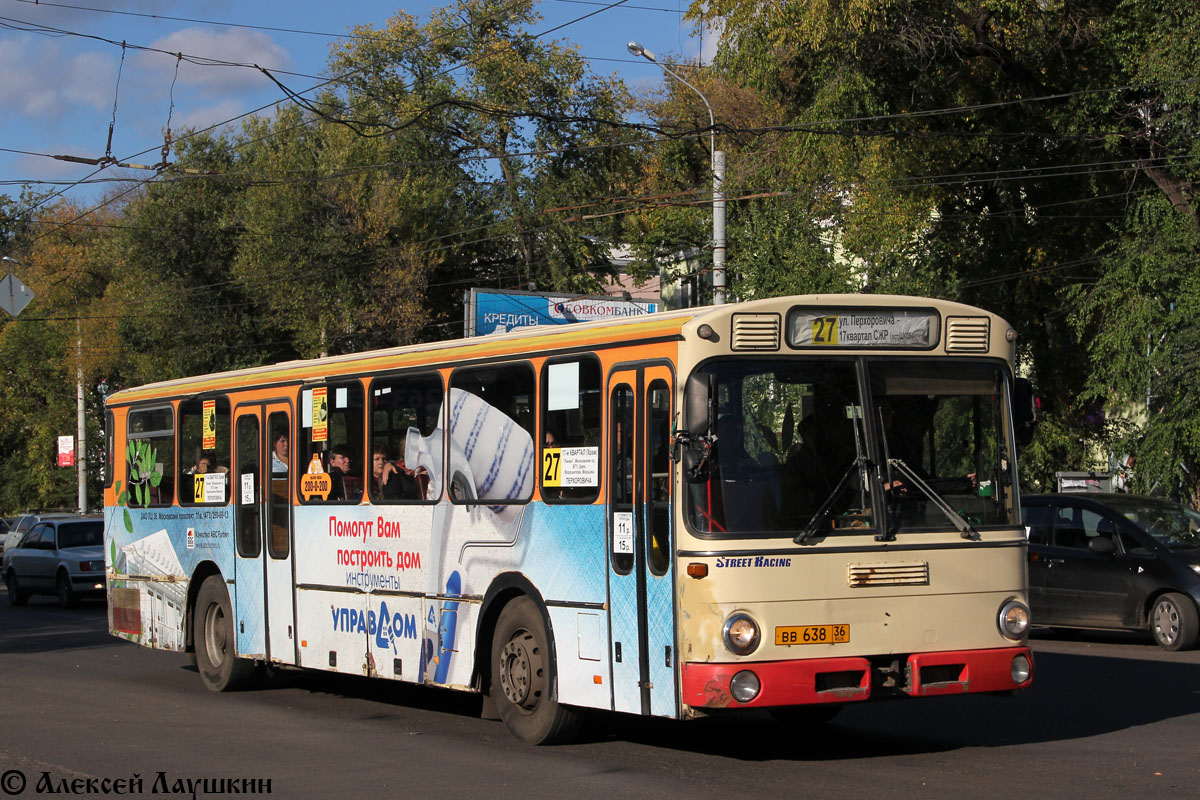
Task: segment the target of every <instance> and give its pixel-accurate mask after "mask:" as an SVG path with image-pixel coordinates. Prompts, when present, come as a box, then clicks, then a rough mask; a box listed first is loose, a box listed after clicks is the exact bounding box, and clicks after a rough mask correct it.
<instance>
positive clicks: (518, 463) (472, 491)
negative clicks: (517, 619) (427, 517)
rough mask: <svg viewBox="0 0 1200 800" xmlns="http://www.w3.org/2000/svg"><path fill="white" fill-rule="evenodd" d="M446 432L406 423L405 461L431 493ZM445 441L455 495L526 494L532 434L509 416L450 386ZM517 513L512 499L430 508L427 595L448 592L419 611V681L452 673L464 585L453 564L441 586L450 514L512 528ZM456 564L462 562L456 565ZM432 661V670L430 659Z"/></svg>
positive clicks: (436, 490) (437, 483)
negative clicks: (425, 431) (486, 517)
mask: <svg viewBox="0 0 1200 800" xmlns="http://www.w3.org/2000/svg"><path fill="white" fill-rule="evenodd" d="M438 419H439V420H441V419H443V416H442V414H440V413H439V414H438ZM444 439H445V433H444V431H443V430H442V428H441V427H440V423H439V427H438V428H435V429H434V430H433V431H432V432H431V433H430V434H429V436H422V435H421V432H420V431H419V430H417V429H416V428H409V429H408V436H407V439H406V440H405V452H404V461H405V464H407V465H408V466H409V468H410V469H415V468H416V467H424V468H425V470H426V471H427V472H428V473H429V475H430V476H431V484H430V491H431V496H434V497H437V496H440V494H441V475H442V464H441V460H442V453H443V452H444V451H443V446H442V443H443V441H444ZM449 445H450V446H449V448H448V450H449V457H450V470H449V475H450V486H449V490H450V496H451V498H453V499H454V500H458V501H460V502H461V501H464V500H465V501H471V500H474V499H476V498H478V497H485V498H488V499H492V500H496V499H504V500H508V499H513V498H523V497H528V496H529V493H530V492H531V491H532V490H533V469H534V458H533V456H534V447H533V437H532V436H530V434H529V432H528V431H527V430H525V429H524V428H522V427H521V426H520V425H518V424H517V423H516V421H515V420H513V418H512V417H510V416H508V415H507V414H505V413H504V412H503V411H501V410H499V409H498V408H495V407H494V406H492V405H490V404H489V403H488V402H487V401H485V400H484V399H483V398H481V397H479V396H477V395H474V394H471V393H470V392H466V391H463V390H462V389H451V390H450V442H449ZM435 476H436V477H435ZM521 512H522V509H521V507H519V506H510V505H500V506H480V505H466V506H462V505H459V506H455V505H452V504H450V503H441V504H439V505H438V506H437V508H435V509H434V513H433V526H432V532H431V539H430V543H429V544H430V547H429V555H430V561H429V567H428V571H427V572H426V586H425V591H426V596H427V597H436V596H438V595H442V596H444V597H445V598H447V599H445V600H443V601H442V604H441V607H440V610H439V613H437V614H435V613H434V610H433V606H430V609H429V612H428V613H427V614H426V616H425V634H424V638H423V641H422V645H421V670H420V678H419V680H420V681H422V682H424V681H425V680H426V675H427V674H428V672H427V671H428V670H434V671H433V675H432V678H431V680H432V681H433V682H436V683H445V682H446V680H447V678H448V677H449V673H450V659H451V656H452V654H453V652H454V640H455V633H456V628H457V624H458V601H457V600H453V599H450V598H454V597H457V596H459V595H461V594H462V593H463V591H464V587H463V585H462V583H463V576H462V574H461V573H460V572H459V571H458V569H452V570H451V571H450V574H449V575H447V576H446V581H445V584H444V586H445V589H444V591H443V590H442V580H441V575H442V570H443V565H444V564H448V563H449V562H450V561H451V560H452V559H454V560H457V556H456V555H453V554H452V553H451V552H450V549H451V547H452V546H453V543H452V536H451V533H452V529H453V522H454V519H455V518H456V517H459V515H466V516H465V517H460V518H461V519H462V520H463V521H464V522H466V521H468V520H469V519H470V518H471V517H472V516H473V515H478V514H491V515H494V516H495V518H496V522H497V523H498V525H497V527H500V528H509V529H511V528H512V527H514V526H516V525H517V524H518V523H519V522H520V519H521ZM455 566H456V567H461V564H455ZM435 663H436V665H437V667H436V669H434V668H433V666H432V665H433V664H435Z"/></svg>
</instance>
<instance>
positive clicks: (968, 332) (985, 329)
mask: <svg viewBox="0 0 1200 800" xmlns="http://www.w3.org/2000/svg"><path fill="white" fill-rule="evenodd" d="M990 341H991V324H990V321H989V320H988V318H987V317H947V318H946V352H947V353H986V352H987V351H988V343H989V342H990Z"/></svg>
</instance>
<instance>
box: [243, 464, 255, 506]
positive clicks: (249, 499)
mask: <svg viewBox="0 0 1200 800" xmlns="http://www.w3.org/2000/svg"><path fill="white" fill-rule="evenodd" d="M242 505H244V506H252V505H254V473H253V472H246V473H243V474H242Z"/></svg>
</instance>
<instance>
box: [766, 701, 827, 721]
mask: <svg viewBox="0 0 1200 800" xmlns="http://www.w3.org/2000/svg"><path fill="white" fill-rule="evenodd" d="M770 711H771V716H772V717H774V718H775V721H776V722H778V723H780V724H782V725H789V726H797V725H824V724H825V723H826V722H829V721H830V720H832V719H833V718H834V717H836V716H837V715H838V714H840V713H841V711H842V703H817V704H815V705H811V706H776V707H775V708H772V709H770Z"/></svg>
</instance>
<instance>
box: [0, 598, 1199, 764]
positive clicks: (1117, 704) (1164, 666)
mask: <svg viewBox="0 0 1200 800" xmlns="http://www.w3.org/2000/svg"><path fill="white" fill-rule="evenodd" d="M0 594H3V590H2V589H0ZM0 604H3V605H4V608H3V610H2V611H0V616H2V617H3V620H2V622H3V624H0V653H3V654H13V655H36V654H37V653H43V652H44V653H50V652H63V651H71V650H90V649H100V648H135V649H136V648H137V646H136V645H133V644H130V643H128V642H122V641H120V640H119V639H116V638H114V637H112V636H110V635H109V634H108V632H107V616H106V613H105V606H104V604H103V603H85V604H84V606H83V607H81V608H77V609H61V608H59V607H58V606H57V605H55V603H54V599H53V598H34V599H32V600H31V601H30V603H29V605H28V606H26V607H24V608H8V607H7V597H0ZM1079 637H1080V638H1081V639H1083V638H1086V639H1087V640H1089V641H1091V640H1095V641H1098V642H1099V644H1098V645H1097V647H1102V648H1103V649H1104V650H1105V653H1104V654H1091V653H1076V652H1071V653H1064V652H1053V648H1055V647H1060V648H1061V647H1064V646H1071V645H1063V644H1061V643H1059V642H1055V641H1047V643H1046V644H1045V645H1044V647H1046V648H1051V651H1047V650H1046V649H1037V648H1036V642H1035V659H1036V667H1037V673H1036V677H1035V681H1034V685H1033V687H1032V688H1030V689H1029V690H1027V691H1025V692H1022V693H1020V694H1018V695H1017V696H1015V697H991V696H977V695H976V696H957V697H942V698H932V699H927V700H896V701H890V702H881V703H876V704H858V705H851V706H849V707H847V708H846V709H845V710H844V711H843V712H842V714H841V715H840V716H838V717H837V718H836V719H835V720H834V721H833V722H831V723H828V724H826V725H823V726H813V727H807V728H803V727H796V726H786V725H782V724H779V723H776V722H775V721H774V720H773V719H772V718H771V717H770V716H769V715H768V714H766V713H765V712H759V711H755V712H746V713H729V714H726V715H723V716H720V717H709V718H705V719H701V720H696V721H690V722H676V721H671V720H658V719H643V718H640V717H633V716H628V715H618V714H602V713H589V715H588V717H589V719H588V724H587V726H586V727H585V728H584V730H583V732H582V734H581V737H580V738H579V739H578V741H577V743H576V744H575V745H571V747H594V746H596V745H603V744H606V743H610V742H614V741H625V742H630V743H634V744H642V745H647V746H652V747H667V748H672V749H677V750H681V751H690V752H695V753H700V754H712V755H720V756H725V757H729V758H735V759H742V760H747V761H772V760H791V761H810V760H812V761H816V760H839V759H845V760H851V759H863V758H874V757H884V756H895V755H905V754H920V753H938V752H947V751H953V750H958V749H962V748H979V747H1005V746H1012V745H1021V744H1036V743H1040V742H1055V741H1070V740H1073V739H1082V738H1088V737H1094V736H1097V735H1101V734H1106V733H1111V732H1115V731H1121V730H1125V729H1129V728H1134V727H1137V726H1142V725H1148V724H1153V723H1156V722H1160V721H1164V720H1170V719H1174V718H1178V717H1184V716H1188V715H1196V714H1198V713H1200V692H1197V691H1196V687H1197V686H1200V663H1197V662H1196V660H1195V659H1194V658H1192V657H1190V656H1189V654H1174V653H1162V652H1160V651H1158V650H1157V648H1150V647H1146V644H1145V640H1144V638H1140V637H1138V636H1136V635H1128V634H1094V635H1093V634H1091V633H1086V634H1080V635H1079ZM1096 637H1100V638H1099V639H1097V638H1096ZM1039 638H1041V637H1039ZM1123 645H1127V646H1128V651H1129V652H1128V656H1126V654H1125V653H1121V652H1119V651H1120V650H1123V649H1125V647H1124V646H1123ZM1114 652H1116V654H1115V655H1114ZM1139 654H1141V655H1139ZM161 655H163V656H164V658H165V657H166V655H167V654H161ZM176 665H178V661H175V662H171V661H167V660H164V661H163V662H162V669H163V670H164V671H169V670H171V669H172V668H173V667H174V668H180V669H184V670H194V668H193V667H187V666H176ZM194 680H195V681H196V684H197V688H199V683H200V680H199V676H195V677H194ZM258 691H265V692H273V691H281V692H285V693H286V692H288V691H301V692H307V693H313V694H327V695H331V696H337V697H345V698H351V699H355V700H359V701H366V704H365V705H361V704H360V705H359V706H358V707H356V708H355V710H354V713H355V714H356V715H358V716H361V717H362V718H363V719H370V720H387V719H391V718H396V717H401V716H403V709H405V708H407V709H419V710H424V711H432V712H436V713H442V714H447V715H452V716H457V717H467V718H471V717H477V716H478V715H479V710H480V704H481V701H480V698H479V697H478V696H477V695H474V694H468V693H463V692H456V691H450V690H443V689H432V688H425V687H420V686H414V685H411V684H401V683H396V682H392V681H383V680H373V679H367V678H363V677H360V676H355V675H335V674H330V673H323V672H304V671H295V670H293V671H272V672H271V673H269V674H268V677H267V679H266V680H265V681H264V682H263V683H262V684H261V685H260V687H259V689H258ZM472 727H473V726H472ZM501 730H502V729H501V728H500V727H499V726H498V724H497V734H498V735H499V734H500V732H501Z"/></svg>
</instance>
